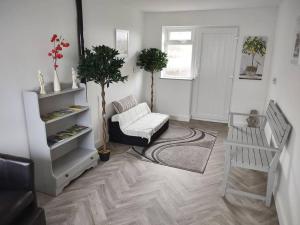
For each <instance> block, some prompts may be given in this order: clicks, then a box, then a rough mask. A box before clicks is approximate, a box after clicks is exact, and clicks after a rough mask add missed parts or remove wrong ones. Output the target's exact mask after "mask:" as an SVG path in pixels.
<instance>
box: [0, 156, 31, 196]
mask: <svg viewBox="0 0 300 225" xmlns="http://www.w3.org/2000/svg"><path fill="white" fill-rule="evenodd" d="M0 189H9V190H32V191H34V167H33V162H32V160H30V159H26V158H21V157H16V156H10V155H5V154H0Z"/></svg>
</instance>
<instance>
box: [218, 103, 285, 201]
mask: <svg viewBox="0 0 300 225" xmlns="http://www.w3.org/2000/svg"><path fill="white" fill-rule="evenodd" d="M234 116H253V115H247V114H243V113H230V121H229V132H228V136H227V138H226V140H225V143H224V144H225V148H226V149H225V150H226V153H225V172H224V183H223V196H225V195H226V193H227V192H229V193H232V194H237V195H241V196H246V197H250V198H254V199H259V200H263V201H265V203H266V205H267V206H270V205H271V199H272V192H273V190H274V181H275V173H276V171H277V167H278V162H279V157H280V154H281V152H282V149H283V147H284V146H285V144H286V142H287V139H288V136H289V134H290V131H291V125H290V124H289V122H288V121H287V119H286V118H285V115H284V114H283V112H282V111H281V109H280V108H279V106H278V105H277V104H275V102H274V101H270V103H269V105H268V108H267V111H266V114H265V115H264V116H263V115H255V116H257V117H259V118H262V121H263V123H262V125H261V126H260V127H257V128H254V127H245V126H236V125H235V124H234ZM267 124H268V126H269V128H270V131H271V135H272V137H271V139H272V142H270V141H268V139H267V137H266V133H265V131H266V130H267V129H266V125H267ZM231 167H240V168H244V169H251V170H257V171H263V172H265V173H267V174H268V181H267V190H266V195H265V196H262V195H257V194H254V193H248V192H244V191H240V190H235V189H232V188H228V177H229V173H230V168H231Z"/></svg>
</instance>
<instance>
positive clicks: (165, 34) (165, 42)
mask: <svg viewBox="0 0 300 225" xmlns="http://www.w3.org/2000/svg"><path fill="white" fill-rule="evenodd" d="M184 31H188V32H191V40H182V41H181V40H169V34H170V33H171V32H184ZM169 45H192V60H191V74H190V75H187V74H182V75H180V76H172V75H167V74H166V69H164V70H163V71H161V75H160V78H161V79H171V80H193V79H195V71H196V57H195V55H196V28H195V27H194V26H163V27H162V50H163V51H164V52H167V51H168V46H169Z"/></svg>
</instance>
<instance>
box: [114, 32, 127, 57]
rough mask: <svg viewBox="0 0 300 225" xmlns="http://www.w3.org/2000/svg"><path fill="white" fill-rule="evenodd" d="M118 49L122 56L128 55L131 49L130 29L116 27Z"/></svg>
mask: <svg viewBox="0 0 300 225" xmlns="http://www.w3.org/2000/svg"><path fill="white" fill-rule="evenodd" d="M116 49H117V50H118V51H119V53H120V55H119V56H120V57H122V58H126V57H128V49H129V31H128V30H119V29H116Z"/></svg>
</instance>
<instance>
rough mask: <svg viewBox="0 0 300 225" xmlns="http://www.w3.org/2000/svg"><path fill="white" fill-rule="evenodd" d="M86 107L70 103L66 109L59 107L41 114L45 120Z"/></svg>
mask: <svg viewBox="0 0 300 225" xmlns="http://www.w3.org/2000/svg"><path fill="white" fill-rule="evenodd" d="M84 108H86V106H81V105H71V106H69V107H68V108H66V109H61V110H58V111H55V112H51V113H47V114H46V115H42V116H41V117H42V120H43V121H45V122H47V121H50V120H53V119H57V118H59V117H63V116H66V115H68V114H71V113H74V112H78V111H81V110H83V109H84Z"/></svg>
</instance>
